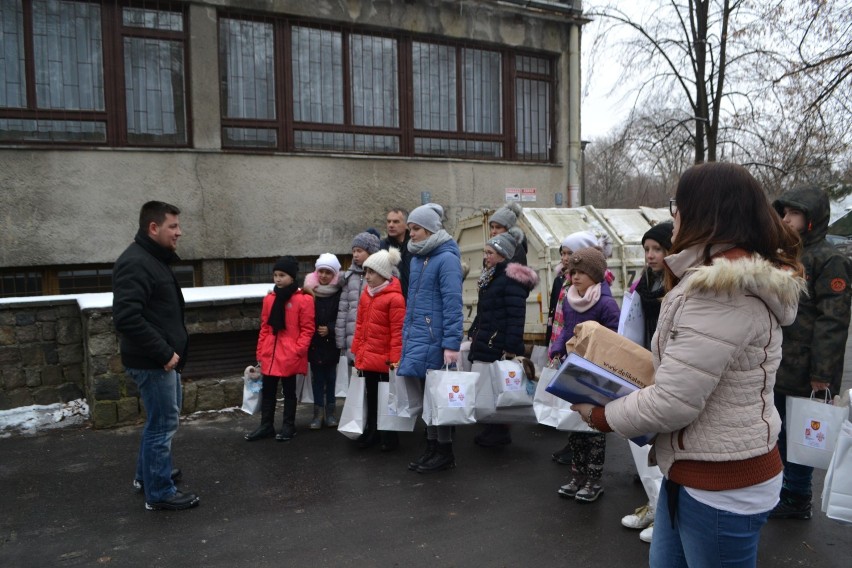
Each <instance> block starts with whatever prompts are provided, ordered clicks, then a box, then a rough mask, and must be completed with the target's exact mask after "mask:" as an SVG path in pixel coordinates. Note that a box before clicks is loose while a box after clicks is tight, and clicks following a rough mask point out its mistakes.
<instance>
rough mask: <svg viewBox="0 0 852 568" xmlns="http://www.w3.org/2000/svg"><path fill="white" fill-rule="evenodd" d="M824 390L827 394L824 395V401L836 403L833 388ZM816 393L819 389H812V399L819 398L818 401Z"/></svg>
mask: <svg viewBox="0 0 852 568" xmlns="http://www.w3.org/2000/svg"><path fill="white" fill-rule="evenodd" d="M822 392H823V393H825V394H823V395H822V401H823V402H824V403H825V404H834V399H832V398H831V389H825V390H823V391H822ZM816 393H817V391H815V390H811V400H817V401H818V399H815V396H816Z"/></svg>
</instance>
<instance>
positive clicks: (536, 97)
mask: <svg viewBox="0 0 852 568" xmlns="http://www.w3.org/2000/svg"><path fill="white" fill-rule="evenodd" d="M219 62H220V78H221V89H222V91H221V95H222V96H221V100H222V140H223V147H225V148H234V149H237V148H239V149H258V150H270V151H290V152H294V151H295V152H299V151H301V152H310V151H322V152H356V153H369V154H386V155H402V156H448V157H461V158H479V159H495V160H523V161H539V162H549V161H552V160H553V152H552V147H553V135H552V132H553V89H554V84H555V78H554V76H553V64H552V58H550V57H549V56H541V55H537V56H533V55H527V54H522V53H515V52H514V51H513V50H508V49H504V48H495V47H488V46H481V45H474V44H468V43H464V42H437V41H435V40H432V39H429V40H426V39H420V38H418V37H415V36H408V35H392V34H382V33H378V32H375V31H372V30H371V31H365V30H360V29H350V28H340V27H334V26H321V25H319V24H315V23H303V22H299V21H292V20H287V19H278V18H274V17H269V18H259V19H251V18H247V17H243V16H241V15H233V14H222V15H221V16H220V20H219Z"/></svg>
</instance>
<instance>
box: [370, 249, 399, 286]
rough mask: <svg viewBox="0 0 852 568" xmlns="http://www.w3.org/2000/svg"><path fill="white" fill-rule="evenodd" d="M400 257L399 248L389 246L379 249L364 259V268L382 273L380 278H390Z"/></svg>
mask: <svg viewBox="0 0 852 568" xmlns="http://www.w3.org/2000/svg"><path fill="white" fill-rule="evenodd" d="M401 258H402V254H401V253H400V252H399V249H398V248H395V247H391V248H390V249H388V250H380V251H379V252H376V253H373V254H371V255H370V258H368V259H367V260H365V261H364V268H369V269H370V270H372V271H374V272H378V273H379V274H381V275H382V278H384V279H385V280H390V279H391V276H393V274H394V270H395V269H396V267H397V265H398V264H399V261H400V259H401Z"/></svg>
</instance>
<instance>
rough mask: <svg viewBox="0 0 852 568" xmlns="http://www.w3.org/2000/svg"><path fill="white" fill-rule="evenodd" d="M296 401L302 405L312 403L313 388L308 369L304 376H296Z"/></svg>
mask: <svg viewBox="0 0 852 568" xmlns="http://www.w3.org/2000/svg"><path fill="white" fill-rule="evenodd" d="M296 400H298V401H299V402H301V403H304V404H313V403H314V386H313V381H312V379H311V370H310V369H308V373H307V374H306V375H296Z"/></svg>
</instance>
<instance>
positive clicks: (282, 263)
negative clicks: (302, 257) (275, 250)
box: [272, 255, 299, 280]
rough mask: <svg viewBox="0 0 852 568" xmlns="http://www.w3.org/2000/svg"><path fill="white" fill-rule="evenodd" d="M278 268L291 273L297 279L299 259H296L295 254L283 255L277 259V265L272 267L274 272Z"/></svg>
mask: <svg viewBox="0 0 852 568" xmlns="http://www.w3.org/2000/svg"><path fill="white" fill-rule="evenodd" d="M276 270H280V271H281V272H284V273H285V274H289V275H290V277H291V278H292V279H293V280H295V279H296V276H298V275H299V261H298V260H296V257H295V256H290V255H287V256H282V257H281V258H279V259H278V260H276V261H275V265H274V266H273V267H272V272H275V271H276Z"/></svg>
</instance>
